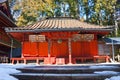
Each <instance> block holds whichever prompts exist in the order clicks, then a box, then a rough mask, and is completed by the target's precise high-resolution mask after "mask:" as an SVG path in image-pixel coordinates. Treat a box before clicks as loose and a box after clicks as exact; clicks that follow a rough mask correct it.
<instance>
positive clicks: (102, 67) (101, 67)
mask: <svg viewBox="0 0 120 80" xmlns="http://www.w3.org/2000/svg"><path fill="white" fill-rule="evenodd" d="M89 68H90V69H106V68H107V69H108V68H110V69H113V68H119V67H118V66H104V65H101V66H90V67H89Z"/></svg>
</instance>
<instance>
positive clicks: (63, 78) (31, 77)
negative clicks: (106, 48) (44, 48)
mask: <svg viewBox="0 0 120 80" xmlns="http://www.w3.org/2000/svg"><path fill="white" fill-rule="evenodd" d="M118 75H120V74H95V73H94V74H43V73H19V74H12V76H14V77H16V78H18V79H19V80H104V79H106V78H110V77H112V76H118Z"/></svg>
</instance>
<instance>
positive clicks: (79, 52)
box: [72, 40, 98, 57]
mask: <svg viewBox="0 0 120 80" xmlns="http://www.w3.org/2000/svg"><path fill="white" fill-rule="evenodd" d="M97 54H98V44H97V40H93V41H90V42H89V41H77V42H72V57H90V56H95V55H97Z"/></svg>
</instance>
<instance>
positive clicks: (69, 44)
mask: <svg viewBox="0 0 120 80" xmlns="http://www.w3.org/2000/svg"><path fill="white" fill-rule="evenodd" d="M68 51H69V64H72V48H71V38H69V39H68Z"/></svg>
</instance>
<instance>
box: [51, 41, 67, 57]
mask: <svg viewBox="0 0 120 80" xmlns="http://www.w3.org/2000/svg"><path fill="white" fill-rule="evenodd" d="M68 55H69V54H68V41H67V40H66V41H62V42H61V43H58V42H57V41H52V45H51V56H55V57H68Z"/></svg>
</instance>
